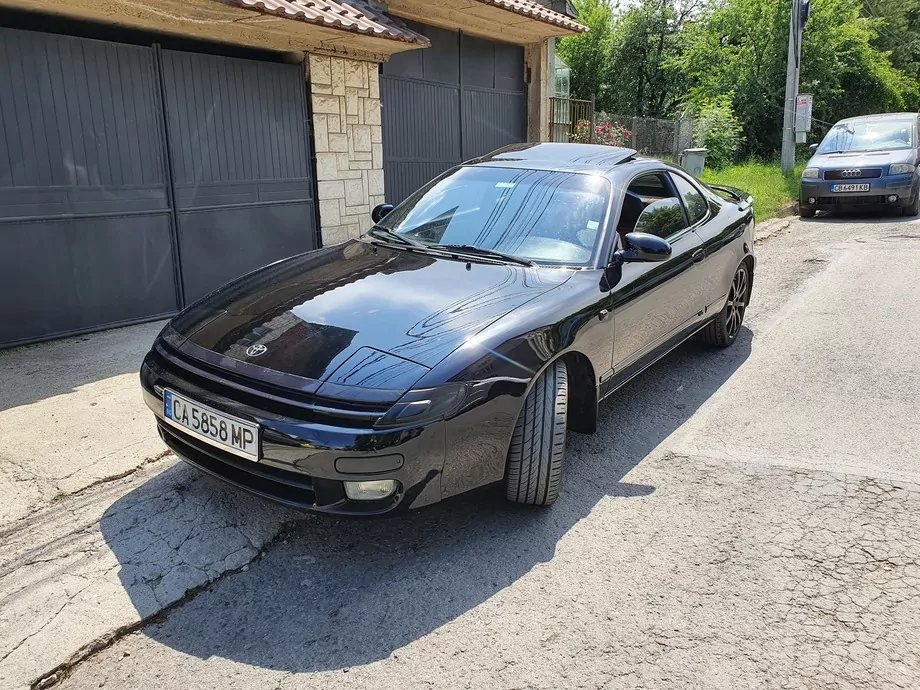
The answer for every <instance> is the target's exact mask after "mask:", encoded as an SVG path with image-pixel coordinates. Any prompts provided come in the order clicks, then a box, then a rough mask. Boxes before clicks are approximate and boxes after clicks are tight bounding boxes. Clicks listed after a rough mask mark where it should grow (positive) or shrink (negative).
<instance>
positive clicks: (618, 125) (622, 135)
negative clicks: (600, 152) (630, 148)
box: [571, 115, 632, 146]
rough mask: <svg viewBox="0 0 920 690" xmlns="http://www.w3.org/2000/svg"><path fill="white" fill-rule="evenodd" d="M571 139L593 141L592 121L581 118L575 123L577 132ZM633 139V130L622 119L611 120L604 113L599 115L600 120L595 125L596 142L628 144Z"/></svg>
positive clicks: (612, 144)
mask: <svg viewBox="0 0 920 690" xmlns="http://www.w3.org/2000/svg"><path fill="white" fill-rule="evenodd" d="M571 140H572V141H573V142H575V143H579V144H589V143H591V123H590V122H588V121H587V120H579V121H578V122H577V123H575V132H574V134H572V135H571ZM631 140H632V132H630V131H629V130H628V129H626V127H624V126H623V123H622V122H621V121H620V120H616V121H615V122H611V121H610V120H608V119H607V118H605V117H604V116H603V115H601V116H600V117H598V122H596V123H595V125H594V143H595V144H604V145H606V146H626V145H628V144H629V143H630V141H631Z"/></svg>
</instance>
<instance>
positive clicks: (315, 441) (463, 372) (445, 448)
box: [141, 144, 754, 515]
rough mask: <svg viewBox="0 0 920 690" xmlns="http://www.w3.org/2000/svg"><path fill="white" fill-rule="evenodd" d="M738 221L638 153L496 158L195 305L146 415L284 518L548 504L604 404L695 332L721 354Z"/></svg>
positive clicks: (172, 329) (173, 443)
mask: <svg viewBox="0 0 920 690" xmlns="http://www.w3.org/2000/svg"><path fill="white" fill-rule="evenodd" d="M751 205H752V199H751V198H750V197H747V196H746V195H743V194H741V193H740V192H738V191H736V190H733V189H729V188H710V187H706V186H703V185H701V184H700V183H699V182H697V181H696V180H694V179H693V178H691V177H690V176H689V175H687V174H686V173H684V172H683V171H681V170H678V169H676V168H674V167H671V166H669V165H666V164H665V163H662V162H660V161H656V160H650V159H645V158H640V157H638V156H637V155H636V152H635V151H633V150H630V149H620V148H611V147H606V146H593V145H587V144H523V145H516V146H511V147H507V148H503V149H500V150H499V151H496V152H494V153H492V154H490V155H488V156H485V157H483V158H480V159H476V160H473V161H469V162H468V163H466V164H463V165H461V166H458V167H456V168H453V169H452V170H449V171H448V172H446V173H444V174H443V175H441V176H440V177H438V178H437V179H435V180H433V181H432V182H430V183H429V184H427V185H425V186H424V187H423V188H421V189H420V190H419V191H418V192H416V193H415V194H413V195H412V196H411V197H409V198H408V199H406V200H405V201H404V202H403V203H401V204H399V205H398V206H396V207H395V208H393V207H391V206H379V207H377V208H376V209H374V213H373V218H374V222H375V225H374V227H373V228H372V229H370V230H369V231H368V232H367V234H366V235H364V236H363V237H361V238H360V239H358V240H353V241H350V242H347V243H346V244H342V245H338V246H334V247H327V248H325V249H320V250H318V251H315V252H311V253H308V254H303V255H301V256H295V257H292V258H290V259H286V260H284V261H279V262H278V263H275V264H272V265H270V266H267V267H265V268H262V269H259V270H257V271H255V272H253V273H250V274H248V275H245V276H243V277H241V278H239V279H237V280H235V281H233V282H231V283H229V284H227V285H225V286H223V287H221V288H220V289H218V290H216V291H215V292H213V293H212V294H210V295H208V296H206V297H205V298H203V299H201V300H199V301H198V302H196V303H195V304H193V305H191V306H190V307H188V308H187V309H186V310H185V311H183V312H182V313H180V314H179V315H178V316H176V317H175V318H174V319H173V320H172V321H171V322H170V323H169V325H168V326H166V328H165V329H164V330H163V332H162V333H161V334H160V336H159V337H158V338H157V340H156V342H155V343H154V346H153V349H152V350H151V351H150V353H149V354H148V355H147V357H146V359H145V360H144V364H143V367H142V368H141V383H142V385H143V389H144V396H145V399H146V402H147V404H148V405H149V406H150V408H151V409H152V410H153V412H154V413H155V414H156V417H157V425H158V427H159V431H160V435H161V436H162V438H163V440H164V441H165V442H166V444H167V445H168V446H169V447H170V448H171V449H172V450H173V451H175V452H176V454H177V455H179V456H180V457H182V458H183V459H185V460H186V461H188V462H189V463H191V464H192V465H195V466H196V467H199V468H200V469H202V470H204V471H206V472H210V473H211V474H214V475H216V476H218V477H220V478H222V479H225V480H227V481H229V482H231V483H233V484H236V485H239V486H241V487H244V488H246V489H249V490H250V491H254V492H256V493H258V494H261V495H263V496H266V497H269V498H272V499H275V500H277V501H281V502H282V503H285V504H288V505H291V506H296V507H299V508H303V509H307V510H312V511H317V512H322V513H334V514H364V515H368V514H375V515H376V514H382V513H389V512H393V511H397V510H400V509H406V508H416V507H419V506H424V505H427V504H430V503H434V502H435V501H439V500H441V499H443V498H445V497H447V496H452V495H454V494H459V493H461V492H464V491H467V490H469V489H473V488H475V487H479V486H483V485H486V484H491V483H495V482H504V486H505V490H506V495H507V497H508V498H509V499H510V500H512V501H517V502H520V503H529V504H534V505H549V504H551V503H553V501H554V500H555V499H556V497H557V495H558V494H559V490H560V485H561V482H562V472H563V457H564V451H565V442H566V433H567V431H568V430H570V429H571V430H574V431H578V432H583V433H591V432H593V431H594V429H595V425H596V423H597V409H598V404H599V403H600V401H601V400H603V399H604V398H605V397H606V396H608V395H610V394H611V393H612V392H613V391H614V390H616V389H617V388H618V387H619V386H622V385H623V384H624V383H625V382H626V381H627V380H629V379H630V378H632V377H633V376H635V375H636V374H638V373H639V372H640V371H642V370H643V369H644V368H646V367H647V366H649V365H650V364H652V363H653V362H654V361H655V360H657V359H658V358H660V357H661V356H662V355H664V354H665V353H667V352H668V351H669V350H671V349H672V348H674V347H675V346H676V345H678V344H679V343H680V342H682V341H683V340H685V339H687V338H688V337H690V336H692V335H693V334H695V333H698V332H701V336H702V337H703V338H704V339H705V340H707V341H708V342H709V343H711V344H713V345H715V346H720V347H725V346H728V345H731V344H732V343H733V342H734V340H735V339H736V337H737V336H738V333H739V329H740V327H741V320H742V319H743V318H744V312H745V308H746V306H747V304H748V300H749V298H750V294H751V281H752V278H753V273H754V256H753V253H752V252H753V247H754V238H753V228H754V217H753V212H752V208H751Z"/></svg>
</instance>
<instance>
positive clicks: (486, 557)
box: [102, 329, 752, 672]
mask: <svg viewBox="0 0 920 690" xmlns="http://www.w3.org/2000/svg"><path fill="white" fill-rule="evenodd" d="M751 340H752V334H751V332H750V331H749V330H747V329H743V330H742V333H741V334H740V336H739V339H738V341H737V342H736V343H735V345H734V347H732V348H729V349H728V350H722V351H712V350H709V349H706V348H704V347H702V346H701V345H698V344H696V343H688V344H686V345H684V346H682V347H681V348H679V349H678V350H677V351H675V352H674V353H672V354H671V355H669V356H668V357H666V358H665V359H664V360H662V361H661V362H659V363H658V364H656V365H655V366H654V367H652V368H651V369H650V370H648V371H646V372H645V373H644V374H642V375H641V376H639V377H637V378H636V379H634V380H633V381H632V382H631V383H629V384H628V385H627V386H625V387H624V388H623V389H621V390H620V391H618V392H617V393H616V394H614V396H612V397H611V398H610V399H608V400H607V401H606V402H605V403H604V404H603V408H602V410H601V414H600V420H599V424H600V427H599V432H598V433H597V434H596V435H593V436H583V435H579V434H573V435H572V436H570V439H569V445H568V451H567V459H566V463H567V465H566V478H565V482H564V486H563V491H562V494H561V496H560V498H559V500H558V501H557V503H556V504H555V505H554V506H553V507H552V508H551V509H535V508H528V507H525V506H518V505H513V504H511V503H508V502H506V501H504V499H503V497H502V496H501V491H500V490H499V489H497V488H491V489H487V490H484V491H479V492H475V493H472V494H467V495H465V496H461V497H458V498H456V499H453V500H450V501H446V502H444V503H441V504H438V505H435V506H431V507H430V508H428V509H424V510H421V511H419V512H416V513H413V514H410V515H407V516H404V517H399V518H393V519H388V520H379V521H357V520H338V519H328V518H315V517H307V518H305V519H304V520H302V521H299V522H297V523H295V524H294V525H293V526H292V527H290V528H289V529H288V531H287V532H286V533H285V534H284V535H283V540H282V541H280V542H276V543H275V544H274V545H273V546H272V547H271V548H270V549H268V551H267V552H266V553H265V554H264V555H263V556H262V558H261V559H259V560H258V561H256V562H254V563H253V564H252V565H251V566H250V567H249V568H248V569H247V571H245V572H238V573H236V574H234V575H233V576H231V577H228V578H225V579H224V580H222V581H221V582H220V583H218V584H216V585H214V586H213V587H212V588H211V589H210V590H209V591H207V592H203V593H200V594H199V595H198V596H197V597H194V598H193V599H192V600H191V601H189V602H188V603H187V604H186V605H184V606H182V607H181V608H179V609H177V610H175V611H173V612H172V613H170V614H169V616H168V617H166V619H165V620H163V621H160V622H155V623H151V624H149V625H147V626H146V627H145V628H143V630H142V632H143V634H145V635H147V636H148V637H149V638H150V639H152V640H155V641H156V642H158V643H162V644H163V645H167V646H168V647H171V648H173V649H175V650H178V651H180V652H182V653H184V654H188V655H192V656H194V657H197V658H199V659H212V658H214V657H220V658H224V659H229V660H232V661H235V662H239V663H244V664H251V665H253V666H256V667H261V668H267V669H276V670H284V671H292V672H315V671H324V670H330V669H343V668H348V667H352V666H358V665H363V664H368V663H371V662H373V661H377V660H380V659H385V658H387V657H388V656H389V655H390V654H391V653H392V652H393V651H395V650H398V649H400V648H402V647H404V646H406V645H408V644H410V643H411V642H413V641H414V640H417V639H419V638H421V637H423V636H425V635H428V634H429V633H431V632H433V631H435V630H437V629H438V628H439V627H441V626H443V625H445V624H447V623H450V622H451V621H454V620H455V619H457V618H458V617H460V616H461V615H464V614H467V612H472V611H473V610H474V609H475V608H476V607H477V606H479V605H480V604H482V603H483V602H485V601H487V600H488V599H490V598H491V597H492V596H493V595H495V594H496V593H498V592H500V591H501V590H503V589H505V588H506V587H508V586H509V585H511V584H513V583H514V582H516V581H517V580H519V579H520V578H522V577H524V576H526V575H527V574H528V573H531V572H532V571H534V568H535V567H536V566H538V565H540V564H542V563H547V562H549V561H551V560H552V559H553V558H554V556H555V555H556V550H557V544H558V542H559V541H560V539H561V538H562V537H563V536H564V535H565V534H566V533H567V532H569V531H570V530H571V529H573V528H574V527H576V526H577V525H578V523H579V522H580V521H581V520H583V519H584V518H586V517H587V516H589V514H590V513H591V512H592V510H593V509H594V508H595V506H596V505H597V504H598V502H599V501H602V500H611V499H612V500H623V501H628V500H631V499H633V498H634V497H642V496H645V497H650V498H651V500H654V494H653V492H654V491H655V487H652V486H645V485H641V484H634V483H630V482H628V481H624V478H625V477H626V475H627V474H628V473H629V472H630V470H632V469H633V468H634V467H636V465H637V464H639V463H640V462H641V461H642V460H643V459H644V458H646V457H647V456H649V454H650V453H652V451H654V450H655V449H656V448H657V447H658V446H659V444H661V443H662V441H664V440H665V439H666V438H667V437H668V436H670V435H671V434H672V433H673V432H674V431H675V430H677V429H678V428H679V427H680V426H681V425H682V424H683V423H684V422H685V421H686V420H687V419H689V418H690V416H691V415H693V414H694V412H696V411H697V410H698V409H699V408H700V406H701V405H703V403H705V402H706V401H707V400H708V399H709V398H710V396H712V394H713V393H714V392H715V391H716V390H718V389H719V388H720V387H721V386H722V385H723V384H724V383H725V382H726V381H727V380H728V379H729V377H730V376H731V375H732V374H733V373H734V372H735V371H736V370H737V369H738V368H739V367H740V366H741V365H742V364H743V363H744V362H745V360H746V359H747V358H748V356H749V355H750V352H751ZM215 481H216V480H215ZM198 487H199V489H197V490H201V491H207V490H208V489H209V488H213V484H211V483H210V482H199V483H198ZM124 500H130V496H128V497H126V498H125V499H124ZM118 510H119V506H118V504H117V503H116V504H115V505H113V506H112V508H111V511H112V512H113V513H117V512H118ZM239 519H240V521H241V523H245V521H246V520H247V515H246V514H243V513H242V512H241V514H240V516H239ZM102 529H103V534H106V531H107V520H106V519H103V521H102ZM113 536H117V535H113ZM610 536H611V538H616V539H623V538H626V539H628V538H629V535H619V534H616V535H614V534H611V535H610ZM120 544H121V542H119V540H118V539H113V540H112V541H111V542H110V543H109V545H110V547H111V548H112V549H113V550H114V551H115V554H116V556H119V561H120V562H121V563H123V564H124V563H125V561H123V560H122V558H121V555H120V554H119V552H118V551H119V548H121V546H120ZM124 556H125V557H126V558H128V557H130V558H131V559H133V560H134V562H133V563H132V566H133V569H134V570H135V571H136V570H137V569H138V568H139V567H142V565H143V564H138V563H137V558H138V555H137V553H135V552H132V553H131V554H124ZM123 583H124V581H123ZM124 584H125V586H126V588H128V592H129V594H132V592H131V589H130V585H129V584H127V583H124ZM138 594H140V592H138ZM533 604H534V605H537V604H536V602H533ZM472 615H475V613H473V614H472Z"/></svg>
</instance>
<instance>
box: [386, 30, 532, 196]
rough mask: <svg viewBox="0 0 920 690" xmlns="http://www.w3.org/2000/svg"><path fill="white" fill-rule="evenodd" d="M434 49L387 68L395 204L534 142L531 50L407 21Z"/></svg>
mask: <svg viewBox="0 0 920 690" xmlns="http://www.w3.org/2000/svg"><path fill="white" fill-rule="evenodd" d="M407 24H409V25H410V28H412V29H413V30H415V31H418V32H419V33H422V34H424V35H426V36H427V37H428V38H429V39H430V40H431V47H430V48H426V49H423V50H410V51H406V52H405V53H398V54H396V55H394V56H393V57H391V58H390V60H389V61H388V62H386V63H385V64H384V66H383V74H382V76H381V79H380V97H381V100H382V101H383V168H384V179H385V184H386V199H387V202H388V203H391V204H395V203H398V202H400V201H402V200H403V199H405V198H406V197H407V196H408V195H409V194H411V193H412V192H413V191H415V190H416V189H418V188H419V187H420V186H422V185H423V184H425V183H426V182H428V180H430V179H431V178H433V177H435V176H437V175H438V174H440V173H442V172H443V171H445V170H447V169H448V168H450V167H452V166H454V165H457V164H458V163H461V162H462V161H464V160H468V159H470V158H474V157H476V156H480V155H482V154H484V153H488V152H489V151H493V150H495V149H497V148H499V147H501V146H504V145H506V144H513V143H518V142H522V141H524V140H525V139H526V136H527V110H526V102H525V94H524V49H523V48H522V47H521V46H516V45H511V44H508V43H499V42H496V41H487V40H485V39H481V38H476V37H474V36H468V35H466V34H463V33H461V32H458V31H449V30H446V29H438V28H435V27H430V26H424V25H421V24H415V23H412V22H407Z"/></svg>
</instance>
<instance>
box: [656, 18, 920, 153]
mask: <svg viewBox="0 0 920 690" xmlns="http://www.w3.org/2000/svg"><path fill="white" fill-rule="evenodd" d="M860 3H861V0H812V3H811V4H812V12H811V19H810V20H809V22H808V25H807V27H806V30H805V36H804V41H803V45H802V74H801V91H803V92H808V93H812V94H814V116H815V117H816V118H818V119H821V120H826V121H831V122H833V121H835V120H838V119H840V118H843V117H847V116H850V115H860V114H865V113H871V112H884V111H886V110H898V109H903V108H904V107H905V105H906V104H907V101H908V100H909V96H910V94H911V92H912V89H914V88H915V85H914V82H913V81H912V80H911V79H910V78H909V77H908V76H906V75H904V74H903V73H902V72H899V71H898V70H896V69H895V68H894V67H893V66H892V64H891V61H890V59H889V56H888V55H887V54H886V53H884V52H881V51H879V50H878V49H876V48H875V47H874V46H873V45H872V41H873V40H874V39H875V37H876V33H875V27H874V20H872V19H869V18H866V17H864V16H861V4H860ZM790 9H791V0H726V1H725V2H723V3H720V4H717V5H713V6H712V7H711V8H710V9H709V10H708V11H707V12H706V13H705V15H704V16H703V17H702V18H701V19H700V21H698V22H697V23H695V24H694V25H693V26H691V27H689V28H688V29H687V30H686V31H684V32H683V33H682V38H683V49H682V51H681V52H680V54H679V55H677V56H676V57H675V58H674V60H675V63H676V67H677V68H678V69H680V70H681V71H682V72H683V73H684V75H685V77H686V78H687V80H688V84H689V89H688V92H687V101H688V103H689V104H694V105H699V104H702V103H704V102H706V101H708V100H712V99H714V98H716V97H718V96H720V95H724V94H727V93H730V92H733V93H734V96H733V106H734V110H735V112H736V114H737V116H738V118H739V120H740V121H741V124H742V127H743V131H744V136H745V138H746V140H747V150H746V151H745V152H746V153H749V154H756V155H764V156H771V155H773V154H774V153H775V152H776V151H777V150H778V149H779V146H780V142H781V136H782V120H783V107H784V98H785V75H786V46H787V41H788V36H789V33H788V32H789V13H790Z"/></svg>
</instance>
